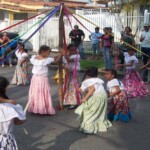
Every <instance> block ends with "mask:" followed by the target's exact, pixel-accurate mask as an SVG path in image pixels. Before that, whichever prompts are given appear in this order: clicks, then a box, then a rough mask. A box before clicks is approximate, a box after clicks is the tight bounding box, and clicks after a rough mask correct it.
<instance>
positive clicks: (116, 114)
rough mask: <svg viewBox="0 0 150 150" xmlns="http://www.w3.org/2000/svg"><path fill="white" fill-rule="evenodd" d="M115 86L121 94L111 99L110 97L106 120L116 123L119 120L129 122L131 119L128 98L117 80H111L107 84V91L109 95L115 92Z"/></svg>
mask: <svg viewBox="0 0 150 150" xmlns="http://www.w3.org/2000/svg"><path fill="white" fill-rule="evenodd" d="M115 86H119V87H120V90H121V92H120V93H119V94H117V95H115V96H113V97H110V99H109V103H108V119H110V120H113V121H117V120H121V121H124V122H129V120H130V118H131V114H130V108H129V103H128V96H127V94H126V92H125V91H124V86H123V84H122V83H121V82H120V81H118V79H112V80H111V81H108V83H107V90H108V91H109V93H113V92H115V91H116V89H115Z"/></svg>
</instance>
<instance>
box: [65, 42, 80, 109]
mask: <svg viewBox="0 0 150 150" xmlns="http://www.w3.org/2000/svg"><path fill="white" fill-rule="evenodd" d="M67 54H68V55H65V59H66V60H67V62H68V67H66V68H65V69H66V79H65V83H64V106H66V107H69V109H74V108H76V107H77V105H79V104H80V94H79V93H78V91H77V89H78V71H79V70H80V62H79V61H80V55H79V54H78V52H77V48H76V47H75V46H74V45H73V44H69V45H68V47H67Z"/></svg>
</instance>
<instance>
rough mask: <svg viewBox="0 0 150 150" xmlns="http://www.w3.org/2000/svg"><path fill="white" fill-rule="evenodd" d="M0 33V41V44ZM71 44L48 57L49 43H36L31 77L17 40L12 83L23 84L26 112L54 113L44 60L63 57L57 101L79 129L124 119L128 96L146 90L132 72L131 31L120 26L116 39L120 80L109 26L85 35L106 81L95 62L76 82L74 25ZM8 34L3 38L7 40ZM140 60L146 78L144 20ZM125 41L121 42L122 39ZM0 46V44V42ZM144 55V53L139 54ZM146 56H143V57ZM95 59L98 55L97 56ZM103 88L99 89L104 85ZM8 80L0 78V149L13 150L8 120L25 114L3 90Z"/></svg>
mask: <svg viewBox="0 0 150 150" xmlns="http://www.w3.org/2000/svg"><path fill="white" fill-rule="evenodd" d="M4 37H5V38H6V35H5V34H4V35H3V38H2V40H1V43H2V44H4V43H5V42H4ZM69 37H70V38H71V44H69V45H68V46H67V51H64V50H62V51H60V52H59V54H58V56H57V57H55V58H52V57H49V56H50V53H51V49H50V47H48V46H46V45H42V46H41V47H40V48H39V52H38V54H37V55H34V56H32V57H31V59H30V62H31V64H32V65H33V68H32V74H33V76H32V77H31V76H30V74H29V70H28V65H27V61H28V57H29V56H28V54H27V52H26V51H25V50H24V44H23V43H21V42H18V50H17V51H16V52H15V54H16V57H17V58H18V63H17V65H16V69H15V73H14V77H13V79H12V84H15V85H22V86H24V85H28V84H30V89H29V99H28V104H29V105H28V112H30V113H34V114H42V115H45V114H47V115H55V113H56V110H55V108H54V106H53V100H52V93H51V86H50V83H49V68H48V66H49V64H55V65H58V64H59V63H60V61H62V62H63V68H64V70H65V71H66V75H65V80H64V86H63V95H64V101H63V105H64V107H65V108H68V109H69V110H72V109H75V113H76V114H78V115H79V118H80V131H81V132H83V133H87V134H93V133H97V132H103V131H107V130H108V128H110V127H111V126H112V122H113V121H117V120H120V121H123V122H129V121H130V119H131V117H132V114H131V111H132V110H130V106H129V98H136V97H143V96H148V95H149V94H150V92H149V89H148V87H147V85H146V84H145V83H144V81H143V80H142V78H141V77H140V75H139V73H138V72H137V71H136V65H137V63H138V58H137V57H136V55H135V49H134V48H133V47H132V46H135V41H134V36H133V35H132V34H131V29H130V28H129V27H126V28H125V32H123V33H122V38H121V40H122V41H124V43H123V44H122V45H121V46H120V58H121V63H119V64H118V67H120V68H126V73H125V76H124V79H123V80H122V81H120V80H119V79H118V76H117V71H116V70H115V69H113V65H112V58H111V53H112V51H113V50H114V48H115V44H114V34H113V33H112V29H111V28H108V27H106V28H104V34H101V33H99V28H98V27H96V28H95V32H94V33H92V34H91V35H90V36H89V38H90V39H91V41H92V42H91V43H92V49H93V58H94V59H95V58H96V56H98V57H99V52H100V49H101V50H102V52H103V56H104V63H105V74H104V78H105V80H106V81H107V82H105V81H103V80H102V79H101V78H99V77H98V68H96V67H95V66H93V67H90V68H88V69H87V70H86V72H85V76H84V79H83V81H82V83H81V84H80V83H79V78H80V76H79V71H80V59H85V54H84V48H83V41H84V38H85V34H84V32H83V31H82V30H80V29H79V27H78V26H77V25H76V26H75V27H74V30H72V31H71V32H70V34H69ZM8 41H9V39H8V38H7V42H8ZM140 41H141V45H142V52H143V53H144V54H143V62H144V65H143V66H141V69H143V72H144V73H143V79H144V80H145V79H146V80H147V79H149V76H148V70H150V61H149V57H148V56H150V29H149V25H148V24H145V25H144V31H143V32H142V35H141V38H140ZM126 43H127V44H128V45H127V44H126ZM4 45H5V44H4ZM145 54H146V55H145ZM147 55H148V56H147ZM98 59H99V58H98ZM105 83H106V84H107V88H106V89H105V88H104V84H105ZM8 85H9V81H8V80H7V79H6V78H5V77H0V118H2V119H0V148H3V149H7V150H12V149H17V144H16V141H15V138H14V136H13V134H12V130H13V124H16V125H20V124H22V123H24V122H25V120H26V117H25V113H24V112H23V109H22V107H21V106H20V105H18V104H16V102H15V101H14V100H11V99H10V98H9V97H8V96H7V95H6V92H7V87H8Z"/></svg>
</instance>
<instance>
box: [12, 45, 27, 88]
mask: <svg viewBox="0 0 150 150" xmlns="http://www.w3.org/2000/svg"><path fill="white" fill-rule="evenodd" d="M15 54H16V56H17V58H18V63H17V66H16V70H15V73H14V77H13V79H12V84H17V85H27V84H29V82H30V77H29V74H28V66H27V60H28V54H27V53H26V52H25V50H24V44H23V43H21V42H19V43H18V50H17V51H16V53H15Z"/></svg>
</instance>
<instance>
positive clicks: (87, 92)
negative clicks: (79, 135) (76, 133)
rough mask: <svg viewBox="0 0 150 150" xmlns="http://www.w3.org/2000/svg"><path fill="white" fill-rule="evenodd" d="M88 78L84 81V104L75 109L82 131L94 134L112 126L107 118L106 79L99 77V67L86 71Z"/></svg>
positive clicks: (82, 87) (82, 89) (82, 90)
mask: <svg viewBox="0 0 150 150" xmlns="http://www.w3.org/2000/svg"><path fill="white" fill-rule="evenodd" d="M86 75H87V78H86V79H85V80H84V81H83V83H82V85H81V88H80V91H81V92H82V95H83V97H82V104H81V105H80V106H79V107H78V108H77V109H76V110H75V113H76V114H78V115H79V118H80V131H81V132H83V133H88V134H93V133H97V132H104V131H107V129H108V128H109V127H111V126H112V124H111V122H110V121H109V120H108V119H107V94H106V91H105V89H104V86H103V84H104V81H103V80H101V79H99V78H98V77H97V76H98V69H97V68H95V67H91V68H89V69H87V71H86Z"/></svg>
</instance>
